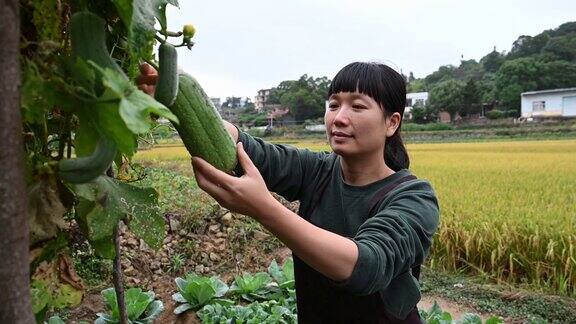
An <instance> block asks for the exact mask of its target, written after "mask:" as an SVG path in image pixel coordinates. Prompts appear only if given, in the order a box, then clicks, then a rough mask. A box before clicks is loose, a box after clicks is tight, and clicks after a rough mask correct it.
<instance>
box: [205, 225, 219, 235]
mask: <svg viewBox="0 0 576 324" xmlns="http://www.w3.org/2000/svg"><path fill="white" fill-rule="evenodd" d="M208 230H209V231H210V232H212V233H216V232H218V231H219V230H220V225H218V224H214V225H210V226H209V227H208Z"/></svg>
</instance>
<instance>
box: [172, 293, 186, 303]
mask: <svg viewBox="0 0 576 324" xmlns="http://www.w3.org/2000/svg"><path fill="white" fill-rule="evenodd" d="M172 299H173V300H174V301H175V302H178V303H185V302H186V298H184V296H182V294H181V293H175V294H173V295H172Z"/></svg>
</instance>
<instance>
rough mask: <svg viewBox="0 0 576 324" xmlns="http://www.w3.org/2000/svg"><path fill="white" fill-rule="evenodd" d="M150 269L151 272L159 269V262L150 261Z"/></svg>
mask: <svg viewBox="0 0 576 324" xmlns="http://www.w3.org/2000/svg"><path fill="white" fill-rule="evenodd" d="M150 269H152V270H157V269H160V262H158V261H152V263H150Z"/></svg>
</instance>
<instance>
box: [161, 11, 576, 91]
mask: <svg viewBox="0 0 576 324" xmlns="http://www.w3.org/2000/svg"><path fill="white" fill-rule="evenodd" d="M179 2H180V9H176V8H175V7H170V6H169V9H168V13H167V15H168V22H169V23H168V25H169V29H172V30H180V29H181V27H182V25H183V24H185V23H192V24H193V25H194V26H195V27H196V36H195V37H194V40H195V42H196V46H194V48H193V49H192V51H188V50H187V49H185V48H179V50H178V51H179V65H180V67H181V68H183V69H184V70H185V71H187V72H189V73H191V74H192V75H194V76H195V77H196V78H197V79H198V80H199V82H200V83H201V84H202V86H203V88H204V89H205V90H206V92H207V93H208V95H209V96H211V97H221V98H222V100H224V98H225V97H227V96H242V97H247V96H248V97H250V98H252V100H254V99H253V97H254V96H255V95H256V92H257V91H258V90H259V89H264V88H271V87H274V86H277V85H278V83H280V82H281V81H283V80H294V79H297V78H299V77H300V76H301V75H302V74H304V73H306V74H308V75H311V76H314V77H320V76H327V77H329V78H330V79H332V77H333V76H334V74H336V72H338V70H339V69H340V68H342V67H343V66H344V65H346V64H348V63H350V62H353V61H358V60H360V61H364V60H367V61H380V62H384V63H387V64H388V65H390V66H392V67H393V68H395V69H396V70H398V71H399V70H402V71H403V72H404V73H405V74H406V75H407V74H408V73H409V72H410V71H412V72H413V73H414V75H415V76H416V77H424V76H426V75H428V74H430V73H431V72H433V71H435V70H436V69H437V68H438V67H439V66H441V65H445V64H454V65H458V64H459V63H460V59H461V55H463V56H464V59H475V60H479V59H480V58H481V57H482V56H484V55H486V54H487V53H489V52H490V51H492V49H493V47H494V46H496V48H497V50H498V51H504V50H505V51H509V50H510V48H511V46H512V43H513V42H514V41H515V40H516V39H517V38H518V36H520V35H531V36H534V35H536V34H538V33H540V32H542V31H544V30H546V29H553V28H556V27H558V26H559V25H560V24H562V23H565V22H568V21H576V1H575V0H546V1H543V0H539V1H536V0H522V1H520V0H498V1H497V0H484V1H480V0H474V1H471V0H460V1H458V0H395V1H389V0H381V1H378V0H290V1H274V0H267V1H263V0H241V1H238V0H226V1H222V0H210V1H191V0H180V1H179Z"/></svg>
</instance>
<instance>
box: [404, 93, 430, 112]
mask: <svg viewBox="0 0 576 324" xmlns="http://www.w3.org/2000/svg"><path fill="white" fill-rule="evenodd" d="M427 102H428V92H411V93H407V94H406V107H405V108H404V118H407V119H411V118H412V107H414V105H415V104H417V103H418V104H421V105H426V103H427Z"/></svg>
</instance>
